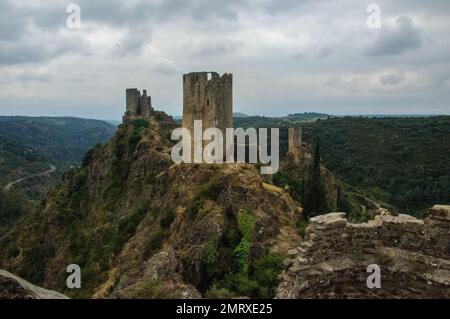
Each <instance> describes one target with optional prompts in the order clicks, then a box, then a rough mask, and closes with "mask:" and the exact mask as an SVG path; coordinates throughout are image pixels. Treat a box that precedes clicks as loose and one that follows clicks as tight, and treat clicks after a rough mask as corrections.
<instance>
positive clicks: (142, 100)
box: [122, 89, 153, 123]
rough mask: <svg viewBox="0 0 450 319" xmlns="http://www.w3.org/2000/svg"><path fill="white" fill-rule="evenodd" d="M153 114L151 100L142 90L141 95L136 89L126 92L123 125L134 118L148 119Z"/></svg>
mask: <svg viewBox="0 0 450 319" xmlns="http://www.w3.org/2000/svg"><path fill="white" fill-rule="evenodd" d="M152 113H153V107H152V98H151V96H147V91H146V90H143V92H142V95H141V92H139V90H138V89H127V90H126V110H125V114H124V115H123V118H122V121H123V123H127V122H128V121H129V120H130V119H133V118H136V117H150V115H151V114H152Z"/></svg>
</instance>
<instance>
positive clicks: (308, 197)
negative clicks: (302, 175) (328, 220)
mask: <svg viewBox="0 0 450 319" xmlns="http://www.w3.org/2000/svg"><path fill="white" fill-rule="evenodd" d="M327 203H328V201H327V198H326V193H325V189H324V185H323V181H322V177H321V170H320V140H319V139H317V141H316V147H315V149H314V155H313V164H312V165H311V168H310V171H309V172H308V176H307V180H306V185H305V195H304V199H303V202H302V204H303V213H304V215H305V216H306V217H308V218H309V217H313V216H316V215H320V214H323V213H327V212H329V211H330V208H329V207H328V204H327Z"/></svg>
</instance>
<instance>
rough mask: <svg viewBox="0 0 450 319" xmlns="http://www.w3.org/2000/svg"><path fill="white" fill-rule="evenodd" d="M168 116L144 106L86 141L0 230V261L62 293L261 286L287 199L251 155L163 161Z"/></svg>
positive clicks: (291, 217)
mask: <svg viewBox="0 0 450 319" xmlns="http://www.w3.org/2000/svg"><path fill="white" fill-rule="evenodd" d="M174 125H175V124H174V123H173V122H172V120H171V118H170V117H168V116H167V115H165V114H164V113H161V112H154V113H152V116H150V117H149V118H136V119H132V120H130V121H129V122H127V123H126V124H124V125H121V126H120V127H119V129H118V131H117V133H116V135H115V136H114V137H113V139H112V140H111V141H110V142H109V143H108V144H106V145H104V146H97V147H96V148H94V149H93V150H91V151H89V152H88V153H87V154H86V157H85V159H84V161H83V163H84V164H83V166H82V167H79V168H75V169H72V170H71V171H69V172H68V173H66V174H65V176H64V178H63V180H62V182H61V184H60V185H59V186H58V187H56V188H55V189H54V190H53V191H51V192H50V193H49V194H48V195H47V196H46V197H45V199H44V200H43V202H42V205H41V207H40V208H39V209H38V210H36V211H34V212H33V213H31V214H29V215H28V216H26V218H24V219H23V221H21V222H20V223H19V224H17V225H16V226H15V227H14V228H13V229H12V230H11V231H9V232H8V233H6V234H5V235H4V236H3V237H2V238H1V240H0V243H1V247H4V249H2V250H1V251H0V264H1V266H2V267H3V268H5V269H8V270H9V271H12V272H14V273H15V274H18V275H20V276H21V277H23V278H25V279H27V280H30V281H31V282H33V283H34V284H39V285H42V286H43V287H46V288H49V289H55V290H58V291H62V292H65V293H66V294H67V295H69V296H71V297H94V298H105V297H112V298H135V297H136V298H155V297H161V298H170V297H181V298H197V297H200V296H202V295H204V294H205V293H208V294H209V295H210V296H212V295H214V294H215V295H217V294H220V293H222V294H224V293H225V294H228V295H229V294H232V295H233V296H250V297H258V296H260V297H270V296H273V292H274V289H275V285H276V277H277V275H278V269H279V270H280V271H281V262H282V259H283V257H282V256H283V254H285V253H286V252H287V250H288V249H290V248H293V247H296V246H298V245H299V243H300V237H299V236H298V235H297V232H296V228H295V227H296V221H297V218H298V216H299V215H300V214H301V208H300V207H299V204H298V203H297V202H295V201H294V200H293V199H292V198H291V197H290V196H289V194H288V193H286V192H285V191H283V190H282V189H280V188H278V187H276V186H273V185H269V184H265V183H264V181H263V180H262V177H261V175H260V174H259V170H258V169H257V168H256V167H255V166H254V165H186V164H184V165H179V164H173V162H172V161H171V158H170V151H171V147H172V145H173V143H172V141H170V140H169V137H170V132H171V129H172V128H173V126H174ZM69 264H78V265H80V267H81V269H82V288H81V289H74V290H69V289H67V288H66V286H65V278H66V276H67V274H66V272H65V270H66V267H67V265H69ZM267 270H269V271H270V274H269V275H267ZM267 278H269V279H267Z"/></svg>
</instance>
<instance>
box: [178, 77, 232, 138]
mask: <svg viewBox="0 0 450 319" xmlns="http://www.w3.org/2000/svg"><path fill="white" fill-rule="evenodd" d="M195 120H202V128H203V131H204V130H206V129H208V128H211V127H216V128H218V129H220V130H221V131H222V133H223V135H224V136H225V132H226V129H227V128H232V127H233V75H232V74H230V73H225V74H223V75H222V76H220V75H219V74H218V73H216V72H193V73H188V74H184V75H183V127H184V128H187V129H188V130H189V131H190V132H193V131H194V121H195Z"/></svg>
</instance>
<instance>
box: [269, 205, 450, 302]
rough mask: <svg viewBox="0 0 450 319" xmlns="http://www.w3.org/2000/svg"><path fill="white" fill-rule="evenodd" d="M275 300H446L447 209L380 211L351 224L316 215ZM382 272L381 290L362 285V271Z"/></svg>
mask: <svg viewBox="0 0 450 319" xmlns="http://www.w3.org/2000/svg"><path fill="white" fill-rule="evenodd" d="M289 255H290V258H288V259H287V260H286V262H285V265H286V271H285V272H283V275H282V282H281V284H280V286H279V288H278V294H277V296H278V297H279V298H317V297H324V298H360V297H378V298H385V297H391V298H417V297H427V298H436V297H441V298H442V297H443V298H450V207H449V206H435V207H433V208H432V209H431V215H430V217H428V218H426V219H425V220H419V219H416V218H414V217H412V216H408V215H399V216H393V215H391V214H388V213H383V214H382V215H379V216H377V217H376V218H375V220H372V221H369V222H368V223H363V224H352V223H349V222H348V221H347V219H345V214H344V213H332V214H327V215H321V216H317V217H314V218H312V219H311V220H310V225H309V226H308V228H307V230H306V235H305V241H304V242H303V243H302V244H301V246H300V247H298V248H296V249H293V250H291V251H290V252H289ZM372 263H375V264H378V265H379V266H380V267H381V269H382V288H381V289H376V290H370V289H368V288H367V286H366V278H367V273H366V267H367V266H368V265H369V264H372Z"/></svg>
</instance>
